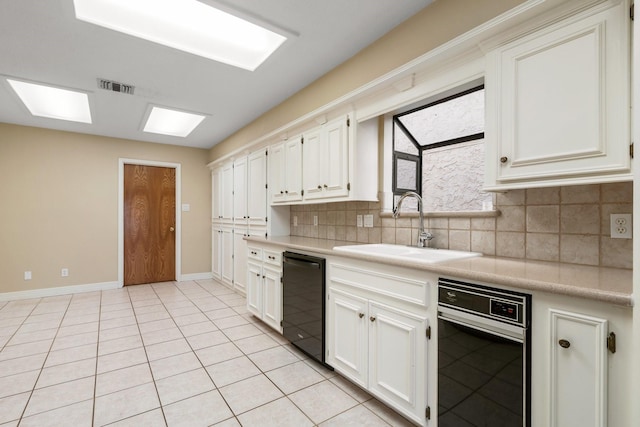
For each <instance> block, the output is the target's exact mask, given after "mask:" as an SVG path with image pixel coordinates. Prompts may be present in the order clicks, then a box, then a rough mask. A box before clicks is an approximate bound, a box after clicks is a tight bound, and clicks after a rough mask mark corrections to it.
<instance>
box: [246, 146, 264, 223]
mask: <svg viewBox="0 0 640 427" xmlns="http://www.w3.org/2000/svg"><path fill="white" fill-rule="evenodd" d="M247 162H248V163H247V218H248V219H249V225H250V226H252V225H253V226H257V225H265V224H266V222H267V188H266V187H267V154H266V151H258V152H255V153H251V154H250V155H249V157H248V158H247Z"/></svg>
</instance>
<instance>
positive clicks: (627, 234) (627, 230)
mask: <svg viewBox="0 0 640 427" xmlns="http://www.w3.org/2000/svg"><path fill="white" fill-rule="evenodd" d="M631 237H632V228H631V214H611V238H612V239H631Z"/></svg>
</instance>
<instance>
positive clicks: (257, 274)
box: [247, 262, 263, 319]
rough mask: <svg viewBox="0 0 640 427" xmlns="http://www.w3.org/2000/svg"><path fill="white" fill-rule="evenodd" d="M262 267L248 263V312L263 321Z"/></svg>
mask: <svg viewBox="0 0 640 427" xmlns="http://www.w3.org/2000/svg"><path fill="white" fill-rule="evenodd" d="M262 283H263V280H262V265H261V264H257V263H253V262H249V263H247V310H249V312H250V313H252V314H254V315H255V316H257V317H259V318H260V319H262V305H263V304H262V288H263V286H262Z"/></svg>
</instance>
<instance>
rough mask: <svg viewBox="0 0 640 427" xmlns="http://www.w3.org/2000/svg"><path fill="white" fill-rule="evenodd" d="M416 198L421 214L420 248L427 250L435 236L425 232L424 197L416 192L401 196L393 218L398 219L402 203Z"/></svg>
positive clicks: (408, 192) (394, 209)
mask: <svg viewBox="0 0 640 427" xmlns="http://www.w3.org/2000/svg"><path fill="white" fill-rule="evenodd" d="M409 196H411V197H415V198H416V199H418V212H419V213H420V226H419V227H420V228H419V230H418V244H417V245H418V247H421V248H427V247H429V241H430V240H431V239H433V234H431V233H429V232H428V231H425V230H424V212H423V210H422V197H420V195H419V194H418V193H416V192H415V191H407V192H406V193H404V194H403V195H402V196H400V200H398V204H397V205H396V207H395V208H393V217H394V218H398V216H399V215H400V207H401V206H402V201H403V200H404V199H405V198H407V197H409Z"/></svg>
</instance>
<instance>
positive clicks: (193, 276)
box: [178, 271, 213, 282]
mask: <svg viewBox="0 0 640 427" xmlns="http://www.w3.org/2000/svg"><path fill="white" fill-rule="evenodd" d="M207 279H213V273H211V272H210V271H209V272H206V273H191V274H182V275H180V280H178V282H188V281H189V280H207Z"/></svg>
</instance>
